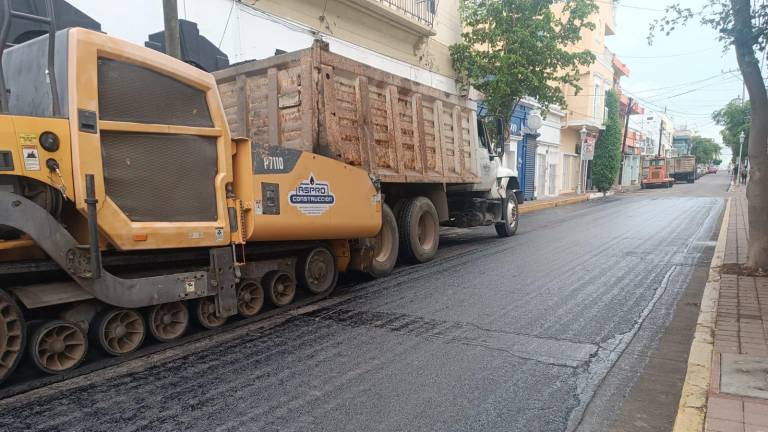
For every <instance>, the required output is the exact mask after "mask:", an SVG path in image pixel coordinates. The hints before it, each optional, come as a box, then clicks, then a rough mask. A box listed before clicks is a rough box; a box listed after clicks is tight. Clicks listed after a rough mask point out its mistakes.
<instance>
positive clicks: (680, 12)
mask: <svg viewBox="0 0 768 432" xmlns="http://www.w3.org/2000/svg"><path fill="white" fill-rule="evenodd" d="M758 3H759V2H751V1H750V0H706V1H705V2H704V6H703V7H702V8H701V9H700V10H698V11H695V12H694V11H693V10H691V9H690V8H684V7H681V6H680V4H675V5H671V6H669V7H667V9H666V10H667V14H666V16H664V17H663V18H660V19H658V20H656V21H655V22H654V23H653V24H652V25H651V36H650V37H649V39H650V38H651V37H652V35H653V33H654V32H656V31H661V32H665V33H667V34H669V32H671V31H672V30H674V29H675V27H677V26H681V25H684V24H685V23H687V22H688V21H690V20H691V19H694V18H696V19H698V20H699V21H700V22H701V24H703V25H705V26H708V27H711V28H713V29H714V30H716V31H717V34H718V36H717V38H718V40H719V41H720V42H722V44H723V48H724V49H725V50H728V49H730V48H731V47H733V49H734V51H735V52H736V62H737V63H738V65H739V71H741V77H742V78H743V79H744V86H745V87H746V88H747V92H748V93H749V101H750V103H749V111H750V116H751V118H753V119H754V121H751V122H750V124H749V134H748V140H745V141H744V143H745V144H747V143H749V151H746V147H747V146H746V145H745V146H744V147H745V152H746V155H747V156H748V157H749V183H747V193H746V195H747V209H748V214H749V217H748V219H749V241H748V242H747V262H746V267H747V268H749V269H751V270H758V271H759V270H761V269H762V270H768V152H766V151H765V143H766V142H768V91H766V85H765V84H766V82H765V79H764V78H763V73H762V71H761V70H760V59H761V58H763V54H764V53H765V50H766V48H767V47H768V5H766V4H765V3H764V2H763V3H762V4H758ZM725 143H726V144H728V145H730V146H731V147H732V148H733V146H734V144H736V146H737V147H736V148H737V150H736V151H735V152H734V154H737V153H738V139H737V140H736V141H734V140H733V139H732V136H730V135H729V137H728V139H727V140H726V141H725Z"/></svg>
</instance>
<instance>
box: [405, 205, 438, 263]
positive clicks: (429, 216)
mask: <svg viewBox="0 0 768 432" xmlns="http://www.w3.org/2000/svg"><path fill="white" fill-rule="evenodd" d="M399 213H400V214H398V218H397V222H398V223H397V228H398V231H399V233H400V259H401V260H403V262H407V263H412V264H420V263H425V262H427V261H430V260H431V259H432V258H434V257H435V254H436V253H437V247H438V245H439V244H440V220H439V218H438V217H437V209H435V206H434V204H432V201H430V200H429V198H425V197H416V198H411V199H409V200H406V201H405V202H404V203H403V206H402V208H401V209H400V212H399Z"/></svg>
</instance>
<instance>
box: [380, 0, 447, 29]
mask: <svg viewBox="0 0 768 432" xmlns="http://www.w3.org/2000/svg"><path fill="white" fill-rule="evenodd" d="M374 1H377V2H379V3H381V4H382V5H385V6H387V7H390V8H392V9H394V10H396V11H398V12H400V13H402V14H403V15H405V16H406V17H408V18H410V19H412V20H415V21H418V22H419V23H421V24H423V25H425V26H428V27H432V25H433V24H434V23H435V14H437V2H438V0H374Z"/></svg>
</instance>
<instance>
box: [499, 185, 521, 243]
mask: <svg viewBox="0 0 768 432" xmlns="http://www.w3.org/2000/svg"><path fill="white" fill-rule="evenodd" d="M502 221H503V222H496V225H494V226H495V228H496V234H498V235H499V237H511V236H513V235H515V233H516V232H517V225H518V222H519V221H520V213H518V211H517V199H515V195H514V194H512V195H510V196H509V197H508V198H507V199H506V200H504V213H503V214H502Z"/></svg>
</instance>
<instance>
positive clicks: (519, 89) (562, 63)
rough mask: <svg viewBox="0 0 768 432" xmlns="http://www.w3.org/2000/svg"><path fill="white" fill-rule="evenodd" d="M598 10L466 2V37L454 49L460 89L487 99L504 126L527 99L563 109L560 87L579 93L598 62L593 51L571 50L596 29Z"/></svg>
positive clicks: (581, 3) (527, 0)
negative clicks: (585, 72) (586, 71)
mask: <svg viewBox="0 0 768 432" xmlns="http://www.w3.org/2000/svg"><path fill="white" fill-rule="evenodd" d="M555 4H557V5H558V7H561V8H562V13H561V14H559V15H556V14H555V13H554V12H553V10H552V6H553V5H555ZM597 10H598V8H597V5H596V4H595V3H594V1H593V0H565V1H556V0H515V1H511V0H482V1H480V0H461V3H460V6H459V12H460V14H461V19H462V23H463V25H464V28H465V29H466V31H464V33H462V38H463V40H462V42H460V43H457V44H454V45H451V46H450V53H451V59H452V61H453V66H454V69H456V71H457V73H458V75H459V82H460V84H461V85H462V86H464V87H465V88H466V87H468V86H471V87H474V88H475V89H476V90H478V91H480V92H481V93H483V95H484V97H485V99H484V103H485V106H486V107H487V108H488V112H489V114H491V115H495V116H500V117H501V118H502V119H503V120H504V124H509V119H510V117H511V116H512V113H513V112H514V111H515V108H516V107H517V104H518V103H519V102H520V100H521V99H522V98H523V97H526V96H529V97H532V98H535V99H536V100H537V101H538V102H539V103H541V104H542V105H543V106H545V107H547V106H549V105H551V104H559V105H561V106H564V105H565V98H564V96H563V93H562V90H561V86H562V85H564V84H567V85H568V86H571V87H573V88H575V89H576V91H579V90H580V89H581V88H580V87H579V85H578V81H579V70H580V68H582V67H585V66H589V65H590V64H592V62H594V61H595V55H594V54H593V53H592V52H590V51H589V50H583V51H575V50H572V49H569V47H572V46H573V45H574V44H575V43H576V42H578V41H579V40H581V31H582V29H594V28H595V25H594V23H592V22H589V18H590V16H591V15H592V14H593V13H595V12H596V11H597Z"/></svg>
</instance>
